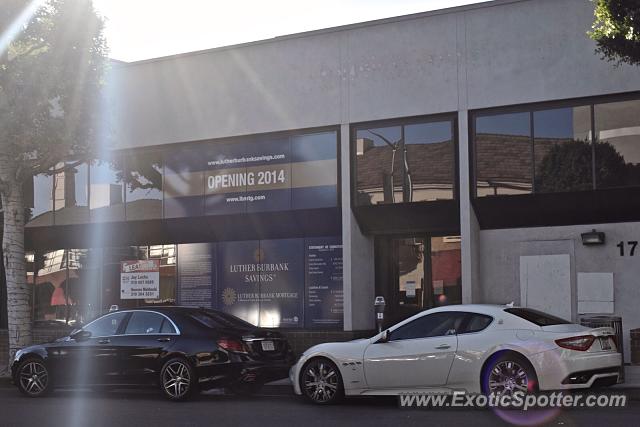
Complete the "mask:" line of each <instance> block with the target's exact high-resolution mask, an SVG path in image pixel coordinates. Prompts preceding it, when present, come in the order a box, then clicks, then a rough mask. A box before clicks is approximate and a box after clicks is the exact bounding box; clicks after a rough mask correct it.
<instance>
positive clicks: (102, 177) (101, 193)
mask: <svg viewBox="0 0 640 427" xmlns="http://www.w3.org/2000/svg"><path fill="white" fill-rule="evenodd" d="M122 161H123V159H122V157H121V156H120V155H114V157H113V158H112V159H108V160H96V161H94V162H93V163H92V164H91V173H90V187H89V195H90V201H89V207H90V209H91V221H93V222H101V221H123V220H124V176H123V168H122Z"/></svg>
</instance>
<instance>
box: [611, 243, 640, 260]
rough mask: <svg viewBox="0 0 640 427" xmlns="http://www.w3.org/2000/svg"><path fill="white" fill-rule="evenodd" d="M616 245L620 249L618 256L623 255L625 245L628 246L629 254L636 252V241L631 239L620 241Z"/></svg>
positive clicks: (632, 254)
mask: <svg viewBox="0 0 640 427" xmlns="http://www.w3.org/2000/svg"><path fill="white" fill-rule="evenodd" d="M625 243H626V245H625ZM616 246H617V247H618V248H619V249H620V256H625V250H624V247H625V246H628V247H629V256H634V255H635V253H636V246H638V241H637V240H631V241H628V242H620V243H618V244H617V245H616Z"/></svg>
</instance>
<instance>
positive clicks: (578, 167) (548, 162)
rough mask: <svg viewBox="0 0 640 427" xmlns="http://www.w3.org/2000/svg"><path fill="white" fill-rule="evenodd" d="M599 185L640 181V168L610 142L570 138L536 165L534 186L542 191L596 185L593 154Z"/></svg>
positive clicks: (554, 148) (614, 185)
mask: <svg viewBox="0 0 640 427" xmlns="http://www.w3.org/2000/svg"><path fill="white" fill-rule="evenodd" d="M593 154H595V168H596V170H595V175H596V177H597V184H598V187H603V188H607V187H608V188H610V187H620V186H625V185H637V184H640V168H639V167H638V166H636V165H634V164H630V163H626V162H625V160H624V158H623V157H622V156H621V155H620V153H618V151H617V150H616V149H615V147H614V146H613V145H611V143H609V142H606V141H603V142H596V143H595V144H593V146H592V144H591V143H590V142H588V141H579V140H575V141H568V142H564V143H561V144H555V145H554V146H553V147H552V148H551V149H550V150H549V152H548V153H547V154H546V155H545V156H544V157H543V158H542V161H541V162H540V164H539V165H538V166H537V167H536V181H535V189H536V191H537V192H542V193H555V192H564V191H580V190H590V189H592V188H593V172H592V158H593Z"/></svg>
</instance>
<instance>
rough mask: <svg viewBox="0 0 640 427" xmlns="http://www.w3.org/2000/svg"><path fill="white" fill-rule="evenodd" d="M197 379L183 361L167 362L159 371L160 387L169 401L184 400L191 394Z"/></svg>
mask: <svg viewBox="0 0 640 427" xmlns="http://www.w3.org/2000/svg"><path fill="white" fill-rule="evenodd" d="M196 382H197V378H196V377H195V375H194V372H193V369H192V368H191V365H189V362H187V361H186V360H185V359H181V358H174V359H170V360H168V361H167V362H166V363H165V364H164V365H163V366H162V370H161V371H160V386H161V388H162V392H163V393H164V395H165V396H166V397H167V398H168V399H170V400H176V401H179V400H186V399H188V398H189V397H191V395H192V394H193V391H194V390H195V387H196Z"/></svg>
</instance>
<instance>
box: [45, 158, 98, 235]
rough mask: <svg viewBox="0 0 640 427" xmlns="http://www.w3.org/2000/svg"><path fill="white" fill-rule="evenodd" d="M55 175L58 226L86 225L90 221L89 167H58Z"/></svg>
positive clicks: (59, 165) (60, 165)
mask: <svg viewBox="0 0 640 427" xmlns="http://www.w3.org/2000/svg"><path fill="white" fill-rule="evenodd" d="M57 169H59V170H60V172H58V173H56V174H55V175H53V183H54V189H53V194H54V204H55V209H56V211H55V214H54V215H55V223H56V225H66V224H78V223H85V222H87V221H88V220H89V188H88V184H89V167H88V165H87V164H86V163H82V164H79V165H76V164H74V163H71V164H67V165H65V164H64V163H60V164H58V166H57Z"/></svg>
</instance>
